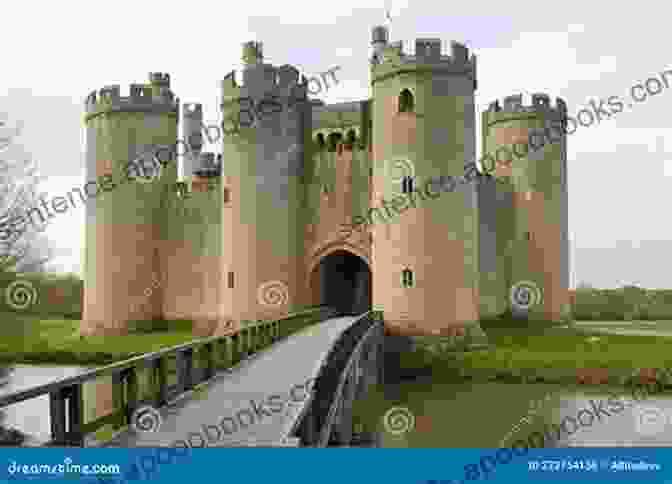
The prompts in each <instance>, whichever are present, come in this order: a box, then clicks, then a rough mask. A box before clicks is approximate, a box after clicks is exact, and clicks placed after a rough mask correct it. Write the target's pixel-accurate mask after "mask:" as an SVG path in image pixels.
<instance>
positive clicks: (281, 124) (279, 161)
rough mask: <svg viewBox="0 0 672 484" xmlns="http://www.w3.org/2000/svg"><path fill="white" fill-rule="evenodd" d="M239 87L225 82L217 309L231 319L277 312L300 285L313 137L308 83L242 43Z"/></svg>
mask: <svg viewBox="0 0 672 484" xmlns="http://www.w3.org/2000/svg"><path fill="white" fill-rule="evenodd" d="M243 64H244V69H243V72H242V74H243V85H242V86H239V85H238V84H237V83H236V80H235V73H234V72H232V73H231V74H229V75H228V76H227V77H226V78H225V79H224V80H223V81H222V104H221V109H222V115H223V121H222V130H223V132H224V139H223V147H222V163H221V166H222V196H223V199H222V254H223V257H222V259H223V261H222V279H223V284H222V285H223V288H222V299H221V301H222V308H221V314H222V316H223V317H225V318H230V319H231V320H233V321H234V322H240V321H241V320H245V319H272V318H279V317H281V316H282V315H284V314H286V313H287V312H290V311H291V310H292V308H293V307H294V306H296V304H297V302H298V301H299V300H300V298H301V295H300V294H299V293H300V288H302V287H303V285H304V282H305V281H304V280H303V279H304V276H303V272H302V270H301V269H302V263H303V259H302V257H303V234H304V232H305V227H304V223H303V219H304V217H303V211H304V209H303V207H302V203H301V195H302V190H301V184H300V175H301V173H302V170H303V152H304V139H310V135H309V132H308V131H307V130H309V129H310V112H309V109H310V107H309V104H308V103H307V102H306V84H307V83H306V82H303V80H302V81H301V82H300V81H299V72H298V71H297V70H296V69H295V68H294V67H292V66H289V65H285V66H282V67H279V68H278V67H274V66H272V65H270V64H265V63H264V62H263V54H262V45H261V43H257V42H247V43H246V44H244V45H243Z"/></svg>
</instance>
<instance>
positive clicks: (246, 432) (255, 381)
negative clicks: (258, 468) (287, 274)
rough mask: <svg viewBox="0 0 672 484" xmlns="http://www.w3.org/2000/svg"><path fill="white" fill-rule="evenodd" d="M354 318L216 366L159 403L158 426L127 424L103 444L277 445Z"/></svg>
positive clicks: (311, 329) (334, 321)
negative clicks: (199, 382) (198, 384)
mask: <svg viewBox="0 0 672 484" xmlns="http://www.w3.org/2000/svg"><path fill="white" fill-rule="evenodd" d="M356 320H357V317H355V316H345V317H337V318H332V319H329V320H326V321H323V322H322V323H319V324H316V325H313V326H310V327H308V328H305V329H303V330H302V331H299V332H297V333H295V334H293V335H292V336H291V337H289V338H287V339H284V340H281V341H278V342H276V343H275V344H274V345H272V346H271V347H269V348H267V349H265V350H263V351H260V352H259V353H255V354H254V355H252V356H250V357H249V358H248V359H246V360H244V361H242V362H240V363H239V364H238V365H236V366H235V367H233V368H231V369H229V370H226V371H220V372H219V373H218V374H217V375H215V377H214V378H212V379H211V380H209V381H208V382H207V383H205V384H204V385H203V386H204V387H205V388H204V389H203V390H201V391H198V390H196V391H190V392H187V393H186V394H184V395H182V396H181V397H179V398H178V399H176V400H174V401H172V402H170V403H169V404H168V405H166V406H165V407H162V408H161V409H159V412H160V414H161V425H160V426H159V428H158V430H157V431H152V432H138V431H135V430H131V429H130V428H129V429H128V430H125V431H123V432H122V433H120V434H118V435H117V436H115V437H114V438H113V439H112V440H110V441H108V442H106V443H104V444H103V445H102V446H103V447H182V446H185V445H189V446H190V447H227V446H241V445H250V444H255V443H256V444H257V445H271V444H276V445H277V444H278V443H279V441H280V440H281V438H282V436H286V435H289V433H290V431H291V429H292V427H293V426H294V424H295V421H296V420H297V419H298V418H299V416H300V414H301V412H302V410H303V409H304V406H306V405H308V403H309V402H310V394H309V391H310V388H311V387H312V385H313V383H314V381H315V379H316V378H317V375H318V372H319V370H320V367H321V366H322V362H323V361H324V360H325V359H326V357H327V355H328V353H329V350H330V348H331V347H332V345H333V344H334V343H335V342H336V340H337V339H338V338H339V336H340V335H341V333H342V332H343V331H345V330H346V329H348V328H349V327H350V326H351V325H352V324H353V323H354V322H355V321H356ZM199 435H200V437H199ZM180 441H181V442H180Z"/></svg>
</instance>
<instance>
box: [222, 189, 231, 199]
mask: <svg viewBox="0 0 672 484" xmlns="http://www.w3.org/2000/svg"><path fill="white" fill-rule="evenodd" d="M230 201H231V189H230V188H225V189H224V203H229V202H230Z"/></svg>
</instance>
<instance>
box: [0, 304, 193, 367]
mask: <svg viewBox="0 0 672 484" xmlns="http://www.w3.org/2000/svg"><path fill="white" fill-rule="evenodd" d="M79 323H80V322H79V321H73V320H70V319H37V318H35V317H34V316H22V315H17V314H14V313H10V314H0V361H2V362H6V363H49V364H77V365H90V364H95V365H101V364H107V363H112V362H115V361H120V360H124V359H127V358H131V357H133V356H137V355H140V354H143V353H148V352H152V351H157V350H159V349H161V348H165V347H170V346H175V345H178V344H181V343H185V342H188V341H191V340H193V339H195V337H194V336H193V334H192V331H191V325H190V323H189V322H188V321H179V322H177V324H176V325H175V326H174V329H173V330H168V331H156V332H152V333H144V334H130V335H126V336H89V337H86V338H81V339H80V337H79V336H78V329H79Z"/></svg>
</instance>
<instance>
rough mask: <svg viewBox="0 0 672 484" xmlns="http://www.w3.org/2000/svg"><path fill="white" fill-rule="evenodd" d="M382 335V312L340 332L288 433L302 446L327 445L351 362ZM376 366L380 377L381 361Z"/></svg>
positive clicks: (372, 313) (368, 316)
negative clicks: (297, 436) (298, 439)
mask: <svg viewBox="0 0 672 484" xmlns="http://www.w3.org/2000/svg"><path fill="white" fill-rule="evenodd" d="M383 335H384V323H383V313H382V311H369V312H367V313H366V314H364V315H363V316H361V317H360V318H359V320H358V321H356V322H355V323H354V324H353V325H352V326H350V327H349V328H348V329H347V330H346V331H344V332H343V333H342V334H341V336H340V337H339V338H338V340H337V341H336V342H335V343H334V345H333V346H332V347H331V349H330V351H329V353H328V355H327V357H326V358H325V360H324V362H323V365H322V367H321V368H320V370H319V372H318V376H317V378H316V380H315V385H314V389H313V392H312V394H311V399H310V401H309V402H307V405H306V406H305V407H304V412H303V414H302V415H301V416H300V417H299V418H298V419H297V424H296V425H295V426H294V427H293V428H292V431H291V433H290V435H300V436H301V440H302V444H303V445H304V446H311V447H313V446H314V447H325V446H326V445H328V441H329V436H330V434H331V430H332V425H333V423H334V419H335V416H336V413H337V410H338V407H339V404H340V400H341V398H342V394H343V391H344V387H345V382H346V380H347V379H348V377H350V376H351V375H350V373H351V372H352V371H353V368H354V362H355V361H356V360H357V359H358V358H360V356H361V355H360V352H361V351H362V349H363V348H364V347H365V346H366V345H367V344H370V343H371V342H372V339H373V338H379V340H378V342H377V344H382V339H383V338H382V337H383ZM378 365H379V366H378V368H379V371H381V379H382V360H381V361H378Z"/></svg>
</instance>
